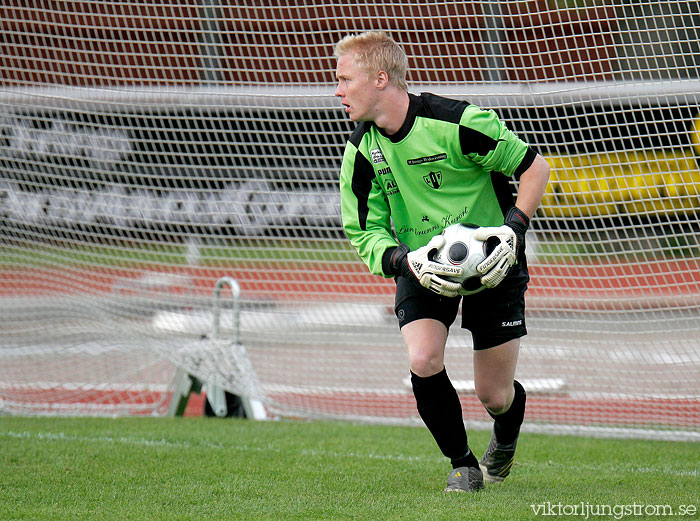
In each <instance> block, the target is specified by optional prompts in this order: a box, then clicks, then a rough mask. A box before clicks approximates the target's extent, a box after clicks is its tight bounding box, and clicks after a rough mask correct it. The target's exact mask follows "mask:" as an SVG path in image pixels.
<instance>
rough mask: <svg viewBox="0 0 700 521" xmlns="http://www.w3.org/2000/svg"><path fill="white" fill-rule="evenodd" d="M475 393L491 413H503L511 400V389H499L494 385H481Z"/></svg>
mask: <svg viewBox="0 0 700 521" xmlns="http://www.w3.org/2000/svg"><path fill="white" fill-rule="evenodd" d="M476 395H477V396H478V397H479V400H480V401H481V404H482V405H483V406H484V407H485V408H486V409H487V410H489V411H490V412H491V413H493V414H495V415H498V414H503V413H504V412H506V411H507V410H508V409H509V408H510V405H511V403H512V402H513V393H512V390H510V392H509V390H508V389H499V388H496V387H489V386H487V387H485V388H484V387H482V388H478V387H477V390H476Z"/></svg>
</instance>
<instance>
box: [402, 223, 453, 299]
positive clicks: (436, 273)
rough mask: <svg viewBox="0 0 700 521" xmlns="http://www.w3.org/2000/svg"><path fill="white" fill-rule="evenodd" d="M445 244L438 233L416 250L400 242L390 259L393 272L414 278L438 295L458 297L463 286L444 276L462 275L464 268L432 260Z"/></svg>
mask: <svg viewBox="0 0 700 521" xmlns="http://www.w3.org/2000/svg"><path fill="white" fill-rule="evenodd" d="M444 244H445V238H444V237H443V236H442V235H436V236H435V237H433V238H432V239H430V242H429V243H428V244H426V245H425V246H423V247H421V248H418V249H417V250H415V251H410V250H409V248H408V246H407V245H405V244H403V243H401V244H399V246H398V248H395V249H394V251H393V252H392V253H391V257H390V261H389V262H390V268H391V271H392V273H394V274H395V275H402V276H404V277H406V278H408V279H410V280H414V281H416V282H418V283H419V284H420V285H421V286H423V287H424V288H428V289H429V290H430V291H433V292H434V293H437V294H438V295H442V296H444V297H456V296H457V292H458V290H459V288H460V287H461V286H460V285H459V283H458V282H451V281H449V280H445V279H443V278H442V277H458V276H460V275H462V268H460V267H459V266H449V265H447V264H442V263H440V262H434V261H432V260H430V257H431V254H432V253H434V252H435V251H437V250H438V249H439V248H441V247H442V246H443V245H444Z"/></svg>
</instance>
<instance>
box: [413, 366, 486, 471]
mask: <svg viewBox="0 0 700 521" xmlns="http://www.w3.org/2000/svg"><path fill="white" fill-rule="evenodd" d="M411 385H412V386H413V394H414V396H415V397H416V406H417V408H418V414H420V417H421V418H422V419H423V422H424V423H425V426H426V427H428V430H429V431H430V433H431V434H432V435H433V438H435V441H436V442H437V444H438V447H440V450H441V451H442V453H443V454H444V455H445V456H446V457H448V458H450V461H452V462H455V461H456V462H461V463H464V462H467V463H470V464H471V465H469V464H467V465H464V464H461V465H457V466H458V467H460V466H461V467H463V466H478V462H477V461H476V458H475V457H474V455H473V454H472V453H471V451H470V450H469V445H468V443H467V431H466V429H465V428H464V420H463V419H462V404H461V403H460V402H459V396H457V391H455V388H454V387H453V386H452V382H450V379H449V378H448V376H447V371H446V370H445V369H443V370H442V371H440V372H439V373H437V374H435V375H432V376H428V377H426V378H422V377H420V376H418V375H416V374H414V373H413V372H411ZM470 456H471V458H470ZM453 464H454V463H453ZM455 468H456V467H455Z"/></svg>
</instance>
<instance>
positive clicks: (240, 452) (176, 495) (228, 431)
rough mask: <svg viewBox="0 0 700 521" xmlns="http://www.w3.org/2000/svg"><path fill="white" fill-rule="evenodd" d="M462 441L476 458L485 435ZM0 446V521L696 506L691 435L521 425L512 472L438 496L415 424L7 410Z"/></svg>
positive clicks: (699, 486)
mask: <svg viewBox="0 0 700 521" xmlns="http://www.w3.org/2000/svg"><path fill="white" fill-rule="evenodd" d="M470 440H471V444H472V445H473V448H474V450H475V452H477V453H479V454H480V453H481V451H483V450H484V448H485V447H486V444H487V442H488V433H487V432H473V433H471V432H470ZM0 446H1V447H2V450H1V451H0V462H1V464H0V468H1V470H2V472H1V473H0V519H2V520H15V519H23V520H32V521H38V520H81V521H83V520H93V519H94V520H120V521H122V520H149V521H151V520H185V519H191V520H201V519H212V520H227V519H245V520H268V519H269V520H295V519H313V520H332V519H339V520H340V519H342V520H365V519H366V520H394V519H396V520H399V519H405V520H420V519H425V520H431V521H435V520H441V519H446V520H447V519H449V520H467V519H469V520H480V519H483V520H519V519H586V516H587V518H588V519H698V517H699V516H698V513H697V510H698V509H699V508H700V445H699V444H693V443H677V442H663V441H655V442H652V441H637V440H601V439H589V438H576V437H570V436H545V435H539V434H528V433H524V434H523V436H522V438H521V444H520V448H519V450H518V458H517V463H516V466H515V468H514V470H513V473H512V474H511V476H510V477H509V478H508V479H507V480H506V481H505V482H504V483H502V484H500V485H493V486H487V488H486V490H485V491H483V492H479V493H476V494H444V493H443V492H442V490H443V488H444V485H445V480H446V478H447V474H448V472H449V467H448V465H447V463H446V461H445V460H444V459H443V458H442V456H441V455H440V454H439V452H438V450H437V448H436V447H435V445H434V443H433V441H432V438H431V437H430V435H429V433H428V432H427V430H426V429H424V428H422V427H394V426H377V425H358V424H352V423H341V422H320V421H313V422H295V421H278V422H255V421H247V420H233V419H227V420H222V419H211V418H204V417H198V418H178V419H159V418H125V419H98V418H95V419H92V418H91V419H77V418H75V419H74V418H20V417H7V416H6V417H0ZM574 509H578V511H574ZM586 512H587V514H586ZM606 514H609V515H606ZM625 514H628V515H625Z"/></svg>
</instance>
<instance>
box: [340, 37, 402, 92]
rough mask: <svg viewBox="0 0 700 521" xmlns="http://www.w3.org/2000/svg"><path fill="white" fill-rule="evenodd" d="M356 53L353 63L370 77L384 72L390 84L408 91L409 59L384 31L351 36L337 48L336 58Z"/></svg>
mask: <svg viewBox="0 0 700 521" xmlns="http://www.w3.org/2000/svg"><path fill="white" fill-rule="evenodd" d="M351 52H354V53H355V58H354V60H353V63H354V64H355V65H357V66H358V67H359V68H360V69H361V70H363V71H364V72H365V73H367V74H368V75H370V76H372V75H374V74H376V73H377V72H379V71H384V72H386V73H387V75H388V76H389V82H390V83H391V84H392V85H394V86H395V87H398V88H399V89H401V90H408V86H407V84H406V70H407V69H408V59H407V58H406V53H405V52H404V51H403V49H402V48H401V46H400V45H399V44H397V43H396V42H395V41H394V40H393V39H392V38H391V37H390V36H389V35H388V34H386V33H385V32H384V31H368V32H366V33H362V34H358V35H349V36H346V37H345V38H343V39H342V40H340V41H339V42H338V43H337V44H336V46H335V57H336V58H340V57H341V56H343V55H346V54H349V53H351Z"/></svg>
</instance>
